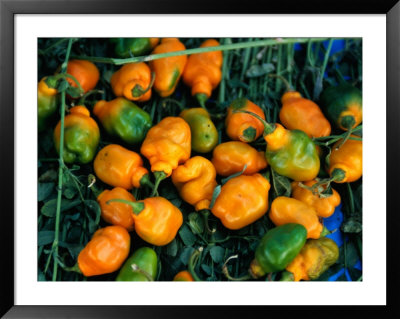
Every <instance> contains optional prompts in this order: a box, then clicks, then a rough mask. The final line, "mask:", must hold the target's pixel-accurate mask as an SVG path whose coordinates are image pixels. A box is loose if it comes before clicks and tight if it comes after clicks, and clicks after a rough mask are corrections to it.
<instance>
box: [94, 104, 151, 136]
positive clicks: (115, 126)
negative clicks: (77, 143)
mask: <svg viewBox="0 0 400 319" xmlns="http://www.w3.org/2000/svg"><path fill="white" fill-rule="evenodd" d="M93 114H95V115H96V116H97V118H98V119H99V120H100V122H101V124H102V125H103V127H104V129H105V130H106V131H107V133H108V134H110V135H112V136H117V137H118V138H120V139H121V140H123V141H124V142H126V143H128V144H137V143H140V142H141V141H143V139H144V138H145V136H146V133H147V131H148V130H149V129H150V127H151V117H150V115H149V114H148V113H147V112H145V111H143V110H142V109H141V108H140V107H138V106H137V105H136V104H134V103H133V102H131V101H128V100H127V99H124V98H122V97H118V98H116V99H114V100H112V101H109V102H107V101H104V100H101V101H98V102H97V103H96V104H95V106H94V108H93Z"/></svg>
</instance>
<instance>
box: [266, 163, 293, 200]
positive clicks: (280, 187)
mask: <svg viewBox="0 0 400 319" xmlns="http://www.w3.org/2000/svg"><path fill="white" fill-rule="evenodd" d="M271 172H272V184H273V186H274V191H275V194H276V196H277V197H278V196H286V197H289V196H290V194H291V192H292V187H291V185H290V180H289V179H288V178H287V177H285V176H282V175H279V174H278V173H277V172H275V171H274V170H273V169H271Z"/></svg>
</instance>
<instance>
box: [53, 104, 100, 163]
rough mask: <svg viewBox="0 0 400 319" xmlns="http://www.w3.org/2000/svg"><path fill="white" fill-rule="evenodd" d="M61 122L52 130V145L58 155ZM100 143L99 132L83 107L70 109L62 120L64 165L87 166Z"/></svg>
mask: <svg viewBox="0 0 400 319" xmlns="http://www.w3.org/2000/svg"><path fill="white" fill-rule="evenodd" d="M60 133H61V121H59V122H58V124H57V126H56V128H55V129H54V135H53V137H54V145H55V147H56V150H57V152H58V153H60ZM99 141H100V130H99V127H98V126H97V123H96V121H95V120H94V119H92V118H91V117H90V112H89V110H88V109H87V108H86V107H84V106H75V107H73V108H71V109H70V114H68V115H67V116H66V117H65V119H64V150H63V159H64V161H65V162H66V163H81V164H87V163H89V162H91V161H92V160H93V157H94V155H95V154H96V150H97V146H98V145H99Z"/></svg>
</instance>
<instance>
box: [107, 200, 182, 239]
mask: <svg viewBox="0 0 400 319" xmlns="http://www.w3.org/2000/svg"><path fill="white" fill-rule="evenodd" d="M109 202H121V203H125V204H128V205H131V206H132V208H133V213H134V214H133V219H134V220H135V231H136V233H137V234H138V236H139V237H140V238H142V239H143V240H144V241H145V242H147V243H149V244H152V245H155V246H165V245H167V244H169V243H170V242H171V241H173V240H174V238H175V236H176V234H177V233H178V230H179V228H180V227H181V226H182V223H183V215H182V213H181V211H180V210H179V208H177V207H176V206H174V205H173V204H172V203H171V202H170V201H168V200H167V199H165V198H163V197H149V198H146V199H144V200H140V201H137V202H131V201H126V200H123V199H112V200H110V201H109Z"/></svg>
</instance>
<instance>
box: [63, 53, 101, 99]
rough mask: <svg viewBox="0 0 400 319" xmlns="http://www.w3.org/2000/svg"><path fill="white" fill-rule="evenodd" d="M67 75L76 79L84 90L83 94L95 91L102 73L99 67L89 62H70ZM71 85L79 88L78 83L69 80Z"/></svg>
mask: <svg viewBox="0 0 400 319" xmlns="http://www.w3.org/2000/svg"><path fill="white" fill-rule="evenodd" d="M67 73H68V74H70V75H72V76H73V77H75V78H76V79H77V80H78V82H79V84H80V85H81V87H82V89H83V91H84V92H83V93H86V92H88V91H90V90H93V89H94V88H95V87H96V85H97V82H98V81H99V79H100V72H99V69H98V68H97V66H96V65H95V64H94V63H92V62H90V61H87V60H69V61H68V66H67ZM67 81H68V82H69V84H70V85H71V86H73V87H77V85H76V83H75V82H74V81H73V80H72V79H70V78H67Z"/></svg>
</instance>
